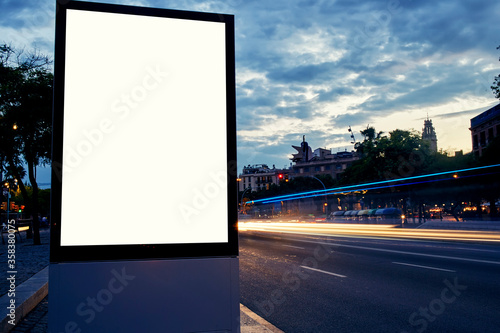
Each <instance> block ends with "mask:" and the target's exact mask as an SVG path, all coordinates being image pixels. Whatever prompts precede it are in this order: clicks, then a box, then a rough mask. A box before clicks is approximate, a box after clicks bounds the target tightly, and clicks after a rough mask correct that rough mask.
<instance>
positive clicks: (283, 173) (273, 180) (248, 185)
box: [238, 164, 290, 192]
mask: <svg viewBox="0 0 500 333" xmlns="http://www.w3.org/2000/svg"><path fill="white" fill-rule="evenodd" d="M289 172H290V170H288V169H276V168H275V167H274V166H273V168H269V167H268V166H267V165H266V164H255V165H248V166H245V167H243V173H242V174H240V176H239V177H238V190H239V191H240V192H241V191H245V190H247V189H248V190H249V191H250V190H251V191H259V190H263V189H265V190H268V189H269V187H270V186H271V185H272V184H275V185H279V183H280V182H281V181H288V177H289V176H288V174H289Z"/></svg>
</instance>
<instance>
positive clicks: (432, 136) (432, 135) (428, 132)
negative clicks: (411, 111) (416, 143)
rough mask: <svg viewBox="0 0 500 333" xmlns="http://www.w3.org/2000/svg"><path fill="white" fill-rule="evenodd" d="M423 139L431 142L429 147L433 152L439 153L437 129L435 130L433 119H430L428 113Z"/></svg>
mask: <svg viewBox="0 0 500 333" xmlns="http://www.w3.org/2000/svg"><path fill="white" fill-rule="evenodd" d="M422 140H426V141H427V142H429V148H430V150H431V152H434V153H437V136H436V131H435V130H434V126H432V120H430V119H429V115H427V119H426V120H424V128H423V129H422Z"/></svg>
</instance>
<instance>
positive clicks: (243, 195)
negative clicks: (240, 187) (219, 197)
mask: <svg viewBox="0 0 500 333" xmlns="http://www.w3.org/2000/svg"><path fill="white" fill-rule="evenodd" d="M251 188H252V187H251V186H248V187H247V188H246V189H245V190H244V191H243V194H242V195H241V198H240V207H241V206H242V205H243V197H245V193H246V192H247V191H248V190H249V189H251Z"/></svg>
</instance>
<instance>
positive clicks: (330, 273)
mask: <svg viewBox="0 0 500 333" xmlns="http://www.w3.org/2000/svg"><path fill="white" fill-rule="evenodd" d="M300 267H302V268H305V269H310V270H311V271H315V272H320V273H325V274H328V275H333V276H336V277H341V278H345V277H347V276H345V275H340V274H335V273H332V272H327V271H322V270H321V269H317V268H312V267H308V266H300Z"/></svg>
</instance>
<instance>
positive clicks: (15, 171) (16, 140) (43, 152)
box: [0, 44, 53, 244]
mask: <svg viewBox="0 0 500 333" xmlns="http://www.w3.org/2000/svg"><path fill="white" fill-rule="evenodd" d="M49 65H50V60H49V59H48V58H47V57H46V56H43V55H41V54H39V53H37V52H36V51H35V52H32V53H25V52H24V51H23V50H16V49H14V48H13V47H11V46H10V45H6V44H3V45H0V138H1V141H0V155H1V156H2V158H3V159H4V161H5V162H6V169H7V171H8V172H9V173H10V174H11V175H12V176H13V177H15V178H16V179H17V180H18V184H19V186H20V190H21V193H22V195H23V197H24V198H25V202H27V203H28V204H27V205H26V206H27V211H28V212H29V213H30V214H31V215H32V217H33V243H34V244H40V232H39V225H40V224H39V220H38V184H37V181H36V167H37V166H40V165H45V164H47V163H49V162H50V151H51V135H52V134H51V133H52V83H53V75H52V73H51V72H50V70H49ZM25 169H26V172H25V171H24V170H25ZM26 173H27V174H28V178H29V182H30V183H31V187H32V188H33V192H32V195H31V196H30V195H29V194H28V192H27V190H26V187H25V184H24V183H23V177H24V176H25V174H26Z"/></svg>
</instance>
